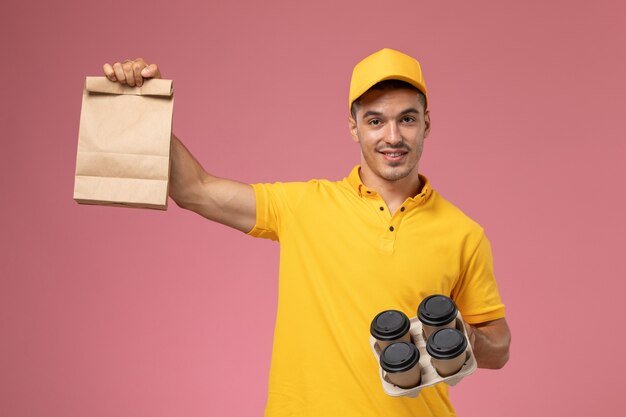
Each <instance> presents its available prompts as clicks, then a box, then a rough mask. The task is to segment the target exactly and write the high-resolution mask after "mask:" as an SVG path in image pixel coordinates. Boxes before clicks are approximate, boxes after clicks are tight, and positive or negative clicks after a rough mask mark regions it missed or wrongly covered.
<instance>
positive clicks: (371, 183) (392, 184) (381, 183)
mask: <svg viewBox="0 0 626 417" xmlns="http://www.w3.org/2000/svg"><path fill="white" fill-rule="evenodd" d="M359 175H360V177H361V181H363V184H365V185H366V186H367V187H368V188H371V189H372V190H375V191H376V192H377V193H378V194H379V195H380V196H381V198H382V199H383V200H384V201H385V204H387V208H388V209H389V211H390V212H391V213H392V214H393V213H395V212H396V210H397V209H398V208H399V207H400V206H401V205H402V204H403V203H404V202H405V201H406V199H407V198H409V197H415V196H416V195H417V194H418V193H419V192H420V190H421V189H422V185H423V184H422V183H421V181H420V178H419V175H418V172H417V169H416V170H415V173H411V174H409V175H407V176H406V177H404V178H401V179H399V180H396V181H389V180H385V179H383V178H380V177H379V176H377V175H374V174H373V173H372V172H370V171H369V170H368V169H367V168H365V169H364V168H363V165H362V166H361V170H360V171H359Z"/></svg>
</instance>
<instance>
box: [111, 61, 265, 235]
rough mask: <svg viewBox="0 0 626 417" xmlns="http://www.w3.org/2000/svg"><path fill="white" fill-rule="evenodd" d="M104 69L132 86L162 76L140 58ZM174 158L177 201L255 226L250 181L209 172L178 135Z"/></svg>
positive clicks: (237, 224) (241, 226)
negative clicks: (240, 180) (229, 178)
mask: <svg viewBox="0 0 626 417" xmlns="http://www.w3.org/2000/svg"><path fill="white" fill-rule="evenodd" d="M103 70H104V74H105V75H106V76H107V78H108V79H109V80H111V81H117V82H119V83H121V84H126V85H129V86H131V87H133V86H141V85H142V84H143V81H144V79H145V78H161V73H160V71H159V68H158V67H157V65H156V64H151V65H148V64H146V62H145V61H144V60H143V59H141V58H137V59H135V60H127V61H125V62H124V63H120V62H116V63H115V64H113V65H110V64H105V65H104V66H103ZM171 160H172V167H171V172H170V190H169V194H170V197H172V199H173V200H174V201H175V202H176V204H178V205H179V206H180V207H182V208H184V209H187V210H191V211H194V212H196V213H198V214H200V215H201V216H203V217H206V218H207V219H209V220H213V221H216V222H219V223H222V224H224V225H226V226H230V227H233V228H235V229H238V230H241V231H242V232H249V231H250V230H252V228H253V227H254V224H255V222H256V200H255V196H254V191H253V189H252V186H251V185H249V184H244V183H241V182H237V181H232V180H227V179H224V178H219V177H215V176H213V175H211V174H209V173H208V172H206V171H205V170H204V168H202V165H200V163H199V162H198V161H197V160H196V159H195V158H194V157H193V155H192V154H191V153H190V152H189V151H188V150H187V148H186V147H185V146H184V145H183V143H182V142H181V141H180V140H179V139H178V138H177V137H176V136H175V135H172V147H171Z"/></svg>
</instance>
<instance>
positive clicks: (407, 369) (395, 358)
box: [380, 342, 422, 389]
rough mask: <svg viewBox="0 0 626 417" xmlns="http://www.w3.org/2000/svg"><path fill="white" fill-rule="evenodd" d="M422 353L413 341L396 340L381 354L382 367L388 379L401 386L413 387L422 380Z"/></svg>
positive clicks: (405, 387)
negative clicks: (420, 362) (420, 361)
mask: <svg viewBox="0 0 626 417" xmlns="http://www.w3.org/2000/svg"><path fill="white" fill-rule="evenodd" d="M419 360H420V353H419V350H417V347H416V346H415V345H414V344H412V343H407V342H394V343H391V344H390V345H388V346H387V347H386V348H385V349H384V350H383V351H382V353H381V354H380V367H381V368H383V370H384V371H385V372H386V375H387V380H388V381H389V382H391V383H392V384H394V385H397V386H398V387H400V388H404V389H407V388H413V387H416V386H418V385H419V384H420V382H421V380H422V369H421V367H420V364H419Z"/></svg>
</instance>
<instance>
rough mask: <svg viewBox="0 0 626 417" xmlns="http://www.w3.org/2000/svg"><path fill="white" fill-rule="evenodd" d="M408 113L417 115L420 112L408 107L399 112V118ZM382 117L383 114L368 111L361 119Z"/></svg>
mask: <svg viewBox="0 0 626 417" xmlns="http://www.w3.org/2000/svg"><path fill="white" fill-rule="evenodd" d="M410 113H417V114H419V113H420V112H419V110H417V109H416V108H415V107H410V108H408V109H405V110H403V111H401V112H400V114H399V116H404V115H406V114H410ZM382 115H383V114H382V113H381V112H378V111H374V110H369V111H366V112H365V113H364V114H363V116H362V117H363V118H364V119H365V118H366V117H370V116H382Z"/></svg>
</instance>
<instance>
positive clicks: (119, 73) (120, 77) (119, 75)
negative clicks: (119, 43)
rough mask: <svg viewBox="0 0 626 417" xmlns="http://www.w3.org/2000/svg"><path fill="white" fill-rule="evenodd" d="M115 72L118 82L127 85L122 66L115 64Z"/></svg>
mask: <svg viewBox="0 0 626 417" xmlns="http://www.w3.org/2000/svg"><path fill="white" fill-rule="evenodd" d="M113 71H114V72H115V78H117V81H119V83H120V84H126V76H125V75H124V70H123V69H122V64H121V63H119V62H116V63H115V64H113Z"/></svg>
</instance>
